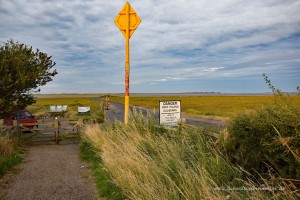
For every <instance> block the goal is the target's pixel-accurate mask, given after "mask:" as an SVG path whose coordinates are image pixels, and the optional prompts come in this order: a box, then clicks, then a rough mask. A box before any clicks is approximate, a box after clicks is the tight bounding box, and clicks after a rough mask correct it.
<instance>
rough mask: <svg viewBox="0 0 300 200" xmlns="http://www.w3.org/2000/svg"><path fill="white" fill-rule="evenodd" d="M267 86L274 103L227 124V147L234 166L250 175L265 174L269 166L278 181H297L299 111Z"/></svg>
mask: <svg viewBox="0 0 300 200" xmlns="http://www.w3.org/2000/svg"><path fill="white" fill-rule="evenodd" d="M265 79H266V81H267V83H268V84H269V86H270V88H272V90H273V92H274V95H275V102H274V103H273V104H271V105H264V106H262V107H260V108H257V109H256V110H255V111H253V112H251V113H244V114H240V115H238V116H236V117H235V118H234V119H233V120H232V121H231V123H230V128H229V132H230V135H229V139H228V142H227V144H226V147H227V150H228V152H229V155H231V158H232V160H233V161H234V162H236V163H237V164H239V165H240V166H242V167H244V168H245V169H246V170H248V171H249V172H252V173H256V172H259V173H260V174H267V173H268V170H269V169H268V166H267V165H270V166H271V167H272V168H274V169H276V171H277V172H278V173H279V175H280V176H281V177H284V178H289V179H300V156H299V153H300V152H299V150H300V107H299V105H296V103H294V101H293V99H294V98H299V97H295V96H294V97H293V96H289V95H286V94H283V93H282V92H281V91H280V90H278V89H275V88H274V87H273V86H272V85H271V82H270V81H269V80H268V78H267V77H266V76H265Z"/></svg>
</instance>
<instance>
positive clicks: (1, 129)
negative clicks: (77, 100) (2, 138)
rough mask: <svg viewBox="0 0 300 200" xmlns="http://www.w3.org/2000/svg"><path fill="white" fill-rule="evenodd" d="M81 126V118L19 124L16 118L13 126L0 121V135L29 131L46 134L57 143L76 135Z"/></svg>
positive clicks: (32, 133) (35, 133)
mask: <svg viewBox="0 0 300 200" xmlns="http://www.w3.org/2000/svg"><path fill="white" fill-rule="evenodd" d="M82 126H83V120H82V119H79V120H78V121H68V120H60V119H58V118H54V119H52V120H51V119H46V120H45V119H44V120H40V121H39V122H38V123H26V124H20V123H18V121H17V120H14V121H13V126H6V125H3V124H1V123H0V135H2V134H8V135H10V136H14V135H15V136H17V135H20V134H23V133H31V135H32V136H33V138H34V136H35V135H44V136H45V137H46V135H48V137H49V138H51V140H52V141H55V143H56V144H59V142H60V141H61V140H65V139H70V138H76V137H78V135H79V133H80V131H81V129H82Z"/></svg>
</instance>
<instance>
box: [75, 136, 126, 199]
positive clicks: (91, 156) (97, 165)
mask: <svg viewBox="0 0 300 200" xmlns="http://www.w3.org/2000/svg"><path fill="white" fill-rule="evenodd" d="M80 152H81V158H82V159H83V160H84V161H86V162H88V163H89V164H90V167H89V168H90V169H91V170H92V173H93V176H94V177H95V182H96V187H97V191H98V195H99V196H100V197H105V198H108V199H112V200H121V199H124V198H123V196H122V194H121V191H120V189H119V188H118V187H117V186H116V185H115V184H114V183H113V182H112V179H111V177H110V175H109V173H108V172H107V170H106V169H105V168H104V165H103V162H102V160H101V158H100V157H99V156H98V155H97V154H96V152H95V149H94V147H92V146H91V144H90V143H89V142H88V141H87V140H82V142H81V144H80Z"/></svg>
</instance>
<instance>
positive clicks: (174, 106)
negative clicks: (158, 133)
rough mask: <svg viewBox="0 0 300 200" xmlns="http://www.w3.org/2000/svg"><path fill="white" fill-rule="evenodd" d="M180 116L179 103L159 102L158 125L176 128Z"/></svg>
mask: <svg viewBox="0 0 300 200" xmlns="http://www.w3.org/2000/svg"><path fill="white" fill-rule="evenodd" d="M180 116H181V101H160V102H159V123H160V124H162V125H167V126H178V122H179V121H180Z"/></svg>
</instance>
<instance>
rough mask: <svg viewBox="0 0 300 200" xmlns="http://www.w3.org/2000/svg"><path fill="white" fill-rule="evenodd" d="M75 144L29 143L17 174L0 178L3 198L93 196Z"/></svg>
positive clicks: (21, 199)
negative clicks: (38, 144)
mask: <svg viewBox="0 0 300 200" xmlns="http://www.w3.org/2000/svg"><path fill="white" fill-rule="evenodd" d="M78 152H79V149H78V145H76V144H65V145H41V146H32V147H30V148H29V149H28V151H27V152H26V155H25V158H24V162H23V163H22V164H21V165H20V166H19V169H18V173H16V174H15V175H8V176H7V177H4V179H3V180H2V181H1V182H2V183H1V190H2V197H1V196H0V199H7V200H27V199H28V200H39V199H45V200H48V199H63V200H68V199H70V200H71V199H72V200H76V199H84V200H90V199H97V197H96V190H95V186H94V184H93V178H92V177H91V175H90V173H89V170H88V169H87V168H86V164H85V163H84V162H82V161H81V160H80V158H79V153H78Z"/></svg>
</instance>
